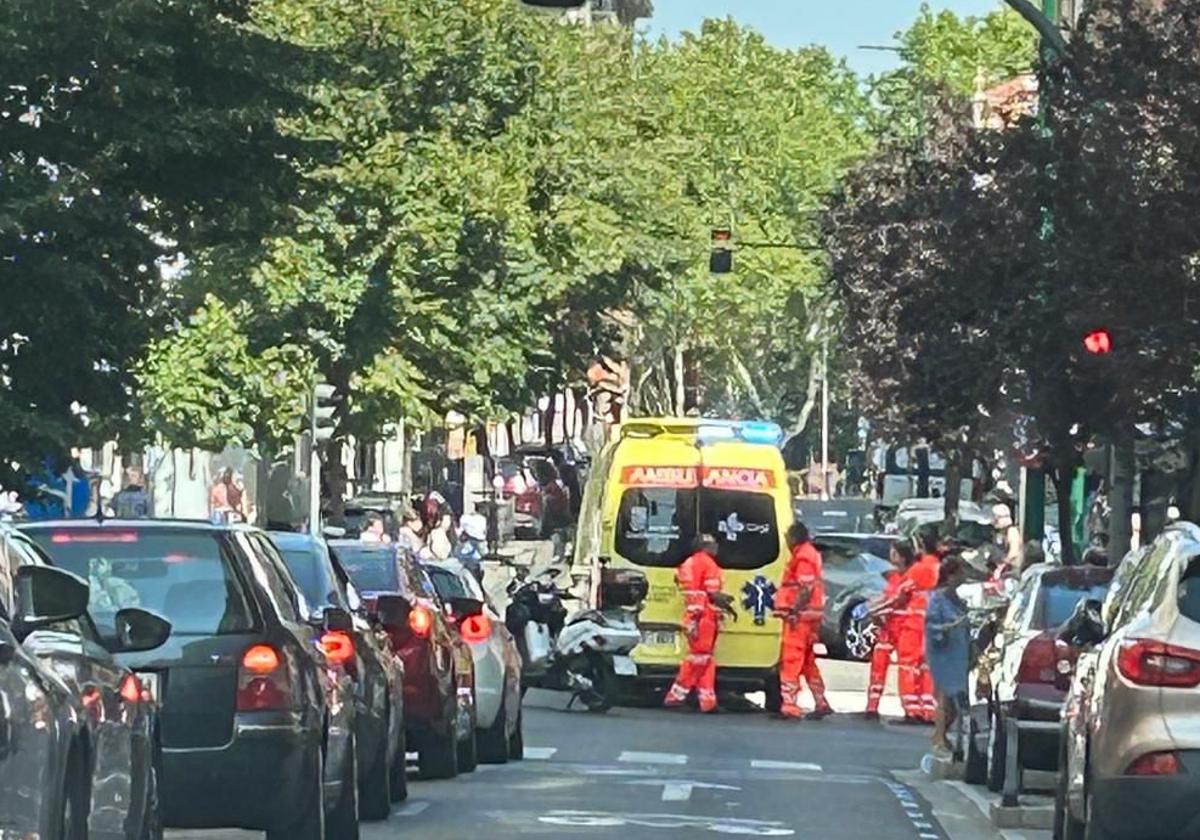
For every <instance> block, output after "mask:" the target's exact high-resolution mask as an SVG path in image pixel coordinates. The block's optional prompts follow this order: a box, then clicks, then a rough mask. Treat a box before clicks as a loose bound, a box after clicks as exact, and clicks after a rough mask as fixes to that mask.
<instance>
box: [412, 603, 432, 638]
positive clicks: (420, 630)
mask: <svg viewBox="0 0 1200 840" xmlns="http://www.w3.org/2000/svg"><path fill="white" fill-rule="evenodd" d="M408 629H409V630H411V631H412V632H413V635H414V636H417V637H418V638H421V639H425V638H428V637H429V631H430V630H432V629H433V614H432V613H430V612H429V610H427V609H425V608H424V607H413V608H412V611H411V612H410V613H409V614H408Z"/></svg>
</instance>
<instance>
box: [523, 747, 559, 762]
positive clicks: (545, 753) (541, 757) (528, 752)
mask: <svg viewBox="0 0 1200 840" xmlns="http://www.w3.org/2000/svg"><path fill="white" fill-rule="evenodd" d="M556 752H558V747H526V748H525V758H526V759H532V760H533V761H547V760H549V759H551V758H553V757H554V754H555V753H556Z"/></svg>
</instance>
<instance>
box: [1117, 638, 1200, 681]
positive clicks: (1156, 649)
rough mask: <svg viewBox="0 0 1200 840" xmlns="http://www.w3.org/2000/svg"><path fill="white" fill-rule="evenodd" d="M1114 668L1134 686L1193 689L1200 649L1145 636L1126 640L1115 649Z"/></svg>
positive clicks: (1198, 674) (1199, 672)
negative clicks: (1115, 662)
mask: <svg viewBox="0 0 1200 840" xmlns="http://www.w3.org/2000/svg"><path fill="white" fill-rule="evenodd" d="M1117 670H1118V671H1120V672H1121V676H1123V677H1125V679H1127V680H1129V681H1130V682H1132V683H1135V684H1137V685H1154V686H1165V687H1168V688H1195V687H1196V686H1198V685H1200V651H1197V650H1192V649H1191V648H1185V647H1179V646H1177V645H1168V644H1166V643H1165V642H1155V641H1151V640H1148V639H1128V640H1126V641H1125V642H1122V644H1121V647H1120V649H1119V650H1118V651H1117Z"/></svg>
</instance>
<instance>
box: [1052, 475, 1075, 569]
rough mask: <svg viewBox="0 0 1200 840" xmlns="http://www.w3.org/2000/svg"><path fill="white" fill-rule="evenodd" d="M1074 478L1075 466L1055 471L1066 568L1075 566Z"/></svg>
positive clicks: (1060, 539)
mask: <svg viewBox="0 0 1200 840" xmlns="http://www.w3.org/2000/svg"><path fill="white" fill-rule="evenodd" d="M1074 478H1075V468H1074V465H1071V466H1059V467H1056V468H1055V470H1054V490H1055V492H1056V494H1057V496H1058V500H1057V501H1058V540H1059V545H1060V546H1061V550H1062V564H1063V565H1064V566H1073V565H1075V541H1074V539H1073V538H1072V535H1071V532H1072V530H1073V525H1074V518H1073V517H1072V515H1071V513H1072V511H1071V484H1072V483H1073V481H1074Z"/></svg>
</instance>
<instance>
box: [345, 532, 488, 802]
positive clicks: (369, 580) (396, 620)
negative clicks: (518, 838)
mask: <svg viewBox="0 0 1200 840" xmlns="http://www.w3.org/2000/svg"><path fill="white" fill-rule="evenodd" d="M329 547H330V550H332V551H333V553H334V555H335V556H336V557H337V559H338V560H339V561H340V563H341V565H342V567H343V568H344V569H345V570H346V573H347V574H349V575H350V580H351V581H352V582H353V583H354V585H355V587H356V588H357V589H358V591H359V592H360V593H361V596H362V599H363V603H364V604H365V606H366V609H367V612H368V614H369V615H371V616H374V617H375V619H376V620H377V621H379V622H380V624H381V625H382V626H383V628H384V629H385V631H386V632H387V634H388V636H389V637H390V638H391V642H392V647H393V648H394V649H395V651H396V652H397V653H398V654H399V655H400V658H401V660H402V661H403V662H404V723H405V728H406V731H407V740H408V744H409V745H410V746H412V747H415V748H416V751H417V757H418V765H419V768H420V772H421V775H422V776H424V777H425V778H427V779H449V778H453V777H454V776H456V775H458V774H459V773H460V772H462V773H467V772H470V771H472V770H474V769H475V764H476V762H477V754H476V751H475V721H476V712H475V667H474V663H473V661H472V657H471V650H470V647H469V646H468V645H467V643H466V642H464V641H463V640H462V639H461V638H459V635H458V633H457V632H456V630H455V628H454V627H453V626H452V624H451V619H450V616H448V615H447V614H446V611H445V608H444V606H443V604H442V602H441V601H440V599H439V598H438V595H437V591H436V590H435V589H434V588H433V584H432V583H431V582H430V581H429V579H428V577H426V575H425V573H424V572H423V571H422V570H421V569H420V568H419V567H418V566H417V564H416V562H415V561H413V560H412V558H410V557H408V556H406V555H405V554H404V553H403V552H400V551H397V550H396V547H395V546H394V545H387V544H381V543H363V542H358V541H355V540H331V541H330V543H329Z"/></svg>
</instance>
